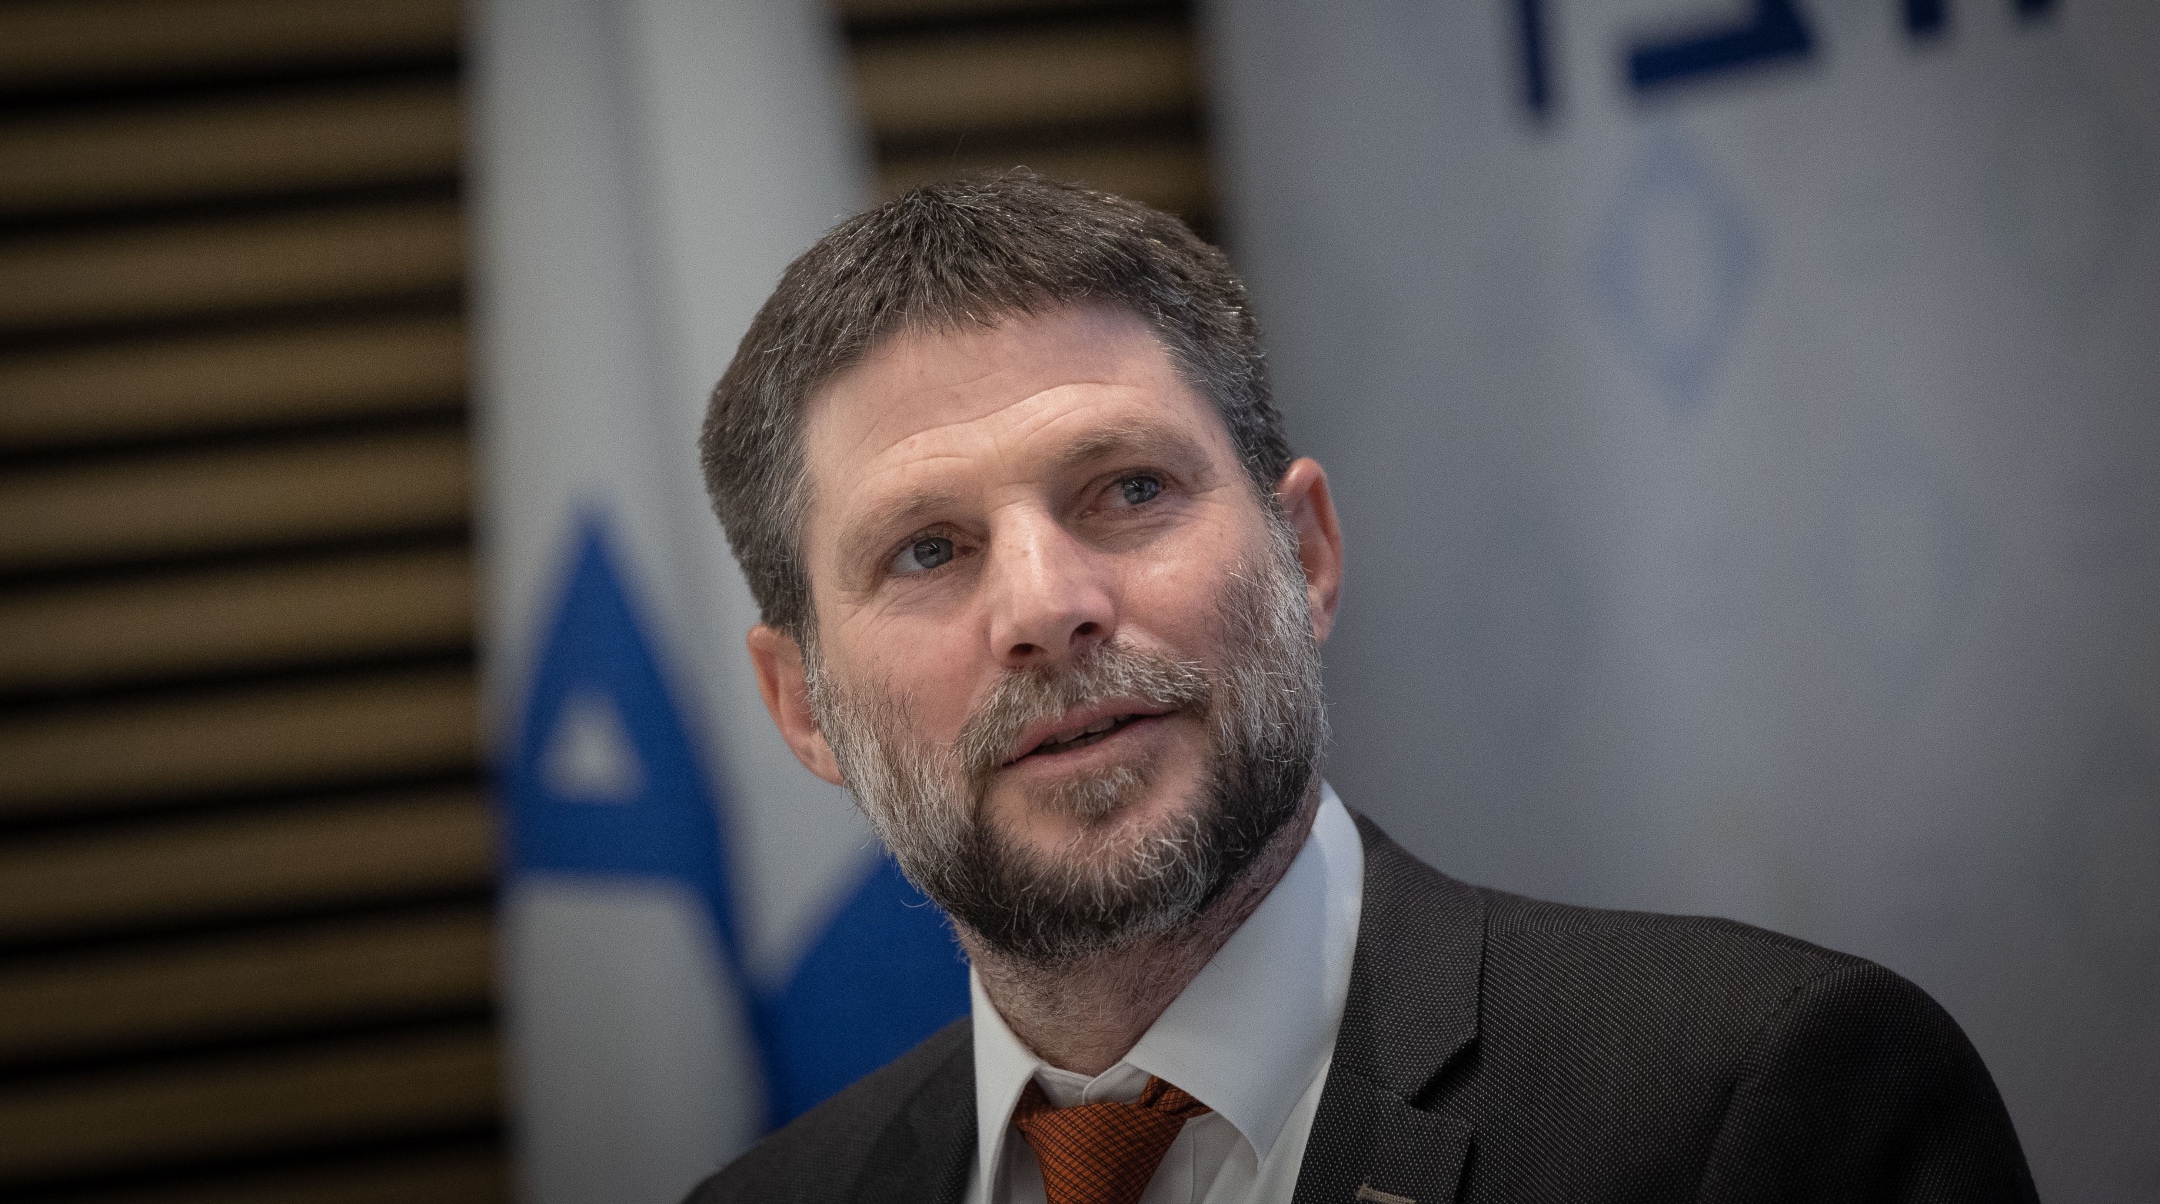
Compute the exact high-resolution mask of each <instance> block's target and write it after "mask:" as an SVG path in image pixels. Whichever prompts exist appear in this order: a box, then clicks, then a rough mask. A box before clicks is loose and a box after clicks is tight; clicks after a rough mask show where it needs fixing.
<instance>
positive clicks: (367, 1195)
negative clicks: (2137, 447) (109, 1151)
mask: <svg viewBox="0 0 2160 1204" xmlns="http://www.w3.org/2000/svg"><path fill="white" fill-rule="evenodd" d="M386 1201H395V1204H509V1201H510V1168H509V1166H508V1165H507V1163H506V1162H505V1160H504V1157H503V1155H501V1154H500V1153H497V1152H495V1151H493V1150H456V1151H444V1152H436V1151H428V1152H424V1153H414V1154H374V1155H371V1156H370V1157H369V1158H368V1159H367V1161H365V1162H363V1163H358V1164H355V1163H350V1162H343V1161H333V1162H327V1163H322V1164H318V1165H314V1166H308V1167H304V1168H301V1169H298V1170H277V1171H268V1172H258V1173H256V1174H251V1175H244V1176H235V1177H220V1178H217V1179H214V1180H210V1181H207V1182H200V1181H199V1182H193V1183H189V1182H178V1183H174V1182H162V1183H158V1184H154V1185H151V1186H146V1187H133V1188H128V1189H125V1190H122V1191H113V1192H90V1193H74V1192H71V1193H69V1194H68V1196H67V1204H385V1202H386Z"/></svg>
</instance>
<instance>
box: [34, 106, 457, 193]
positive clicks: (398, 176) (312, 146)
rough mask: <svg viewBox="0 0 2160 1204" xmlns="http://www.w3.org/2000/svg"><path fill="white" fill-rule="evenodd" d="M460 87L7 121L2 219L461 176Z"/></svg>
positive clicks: (130, 110)
mask: <svg viewBox="0 0 2160 1204" xmlns="http://www.w3.org/2000/svg"><path fill="white" fill-rule="evenodd" d="M462 141H463V127H462V123H461V121H460V115H459V111H458V94H457V88H456V86H455V85H453V84H451V83H448V82H429V83H422V84H413V83H397V84H392V85H388V86H383V85H377V86H375V87H372V88H368V89H365V90H354V91H347V92H338V93H331V94H326V95H303V96H251V97H247V98H244V99H241V100H225V101H219V102H216V103H202V102H197V103H193V104H186V105H175V104H172V103H169V102H168V103H165V104H160V105H157V106H154V107H146V108H140V109H127V110H124V111H120V112H97V113H92V114H69V115H65V116H60V117H49V118H44V119H41V120H37V121H34V122H32V121H24V122H16V123H11V124H8V125H0V214H10V215H13V214H29V213H39V212H46V211H52V210H62V209H67V208H71V207H72V208H82V207H95V208H112V207H118V206H124V205H142V204H149V203H158V202H172V201H187V200H200V199H204V198H210V197H219V196H244V195H248V194H252V193H264V192H272V191H290V190H297V189H320V188H335V187H354V186H359V185H367V184H374V183H381V182H390V181H401V180H414V179H427V178H436V177H446V176H450V175H453V174H455V172H456V171H457V166H458V158H459V152H460V149H461V144H462Z"/></svg>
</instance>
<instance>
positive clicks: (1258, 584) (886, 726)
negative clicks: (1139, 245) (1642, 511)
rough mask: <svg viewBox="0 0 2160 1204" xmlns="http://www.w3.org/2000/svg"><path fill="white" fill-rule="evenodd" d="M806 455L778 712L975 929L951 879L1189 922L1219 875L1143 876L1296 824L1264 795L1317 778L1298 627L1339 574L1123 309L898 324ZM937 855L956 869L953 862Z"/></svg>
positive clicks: (838, 388) (830, 389) (834, 403)
mask: <svg viewBox="0 0 2160 1204" xmlns="http://www.w3.org/2000/svg"><path fill="white" fill-rule="evenodd" d="M805 452H806V464H807V468H808V471H809V486H810V504H809V507H808V511H807V514H806V516H805V529H804V549H805V559H806V563H807V567H808V569H809V575H810V581H811V587H812V597H813V599H814V605H815V619H816V631H817V638H816V646H815V648H814V650H813V655H812V660H811V663H810V664H809V665H808V666H807V669H806V673H807V679H808V680H807V683H806V685H805V686H804V691H803V692H804V694H805V701H806V704H807V705H808V707H809V709H810V710H811V711H812V713H813V714H812V719H813V726H814V727H815V729H816V730H815V734H814V735H813V734H811V733H807V732H800V731H795V730H789V729H790V726H791V725H790V721H789V718H788V717H786V716H784V715H782V713H781V712H782V711H783V710H785V709H786V708H785V707H784V706H782V705H780V704H778V703H776V704H775V714H776V717H777V718H780V721H781V725H782V728H783V730H784V731H789V735H790V739H791V742H794V743H796V746H797V752H798V755H802V756H803V757H804V760H805V762H806V763H807V764H810V765H811V767H812V768H813V769H815V770H818V771H819V772H821V773H823V774H825V776H828V777H845V779H846V780H847V782H848V784H849V785H850V787H851V788H853V789H854V790H855V792H856V793H857V795H858V797H859V798H861V799H862V801H863V802H864V805H865V808H866V810H868V811H869V812H870V814H871V816H872V818H873V819H874V820H877V821H878V822H879V826H880V828H881V830H883V831H884V832H885V834H886V836H887V840H888V843H889V844H892V845H893V846H894V849H895V852H896V853H897V854H898V855H899V856H900V857H901V860H902V864H903V866H905V867H907V868H908V869H909V870H910V873H911V875H913V876H916V877H917V879H918V881H921V882H923V884H924V885H925V888H926V889H929V890H930V891H931V893H932V894H933V895H934V896H939V897H940V901H941V902H944V903H946V905H947V906H948V907H949V908H953V909H954V911H955V914H956V915H959V916H960V918H961V919H962V920H963V922H970V926H971V927H975V928H977V929H978V930H979V929H980V928H981V927H982V926H983V924H982V922H980V921H979V920H978V921H974V922H971V917H970V916H969V915H967V914H965V913H966V912H967V911H968V910H969V907H968V902H969V901H968V900H967V899H965V898H949V897H944V896H946V895H966V894H967V893H968V892H969V891H970V890H975V891H977V892H978V893H979V892H981V891H983V890H988V891H991V892H992V893H1003V894H1013V893H1019V894H1040V893H1043V892H1044V891H1045V890H1047V891H1048V892H1049V893H1051V894H1054V895H1063V896H1071V898H1070V899H1068V902H1073V903H1074V904H1075V905H1076V906H1080V907H1082V908H1083V909H1086V908H1092V909H1093V913H1092V914H1094V916H1095V921H1094V931H1095V937H1096V938H1097V939H1098V940H1102V939H1108V938H1110V937H1114V936H1116V935H1119V934H1117V933H1113V932H1110V931H1109V929H1113V928H1116V927H1118V926H1119V925H1120V924H1124V925H1125V926H1126V927H1128V928H1129V927H1131V926H1132V925H1131V923H1128V922H1127V921H1130V920H1131V918H1132V917H1131V916H1130V915H1128V914H1126V913H1129V912H1131V911H1132V907H1131V906H1126V907H1125V908H1124V911H1122V912H1121V911H1120V904H1121V902H1122V903H1125V904H1132V903H1133V900H1132V899H1128V898H1123V896H1126V895H1134V894H1135V892H1138V894H1139V895H1142V896H1144V895H1147V893H1148V891H1149V890H1150V889H1154V890H1155V893H1156V894H1158V895H1159V894H1161V893H1162V891H1163V890H1171V891H1172V893H1176V892H1179V891H1182V892H1183V893H1182V895H1181V897H1180V898H1179V899H1177V900H1172V901H1171V902H1170V903H1168V904H1164V903H1163V901H1162V900H1161V899H1155V900H1154V902H1153V904H1148V900H1147V899H1144V898H1143V899H1140V900H1139V902H1140V904H1145V905H1152V906H1154V907H1155V910H1156V912H1162V911H1163V908H1164V907H1165V906H1167V907H1168V908H1169V910H1171V911H1190V910H1191V909H1192V908H1193V907H1194V906H1197V905H1198V904H1200V903H1203V902H1204V901H1205V900H1204V899H1202V898H1198V897H1196V892H1197V893H1198V894H1212V891H1213V890H1214V889H1218V888H1219V886H1220V885H1221V884H1220V882H1203V881H1199V880H1198V879H1196V878H1194V873H1196V872H1198V871H1194V870H1192V867H1186V869H1187V871H1188V872H1186V873H1185V879H1186V880H1185V881H1183V882H1182V883H1169V884H1168V885H1165V883H1163V882H1155V883H1154V884H1153V886H1152V887H1150V885H1149V882H1148V880H1149V879H1150V876H1151V875H1152V876H1154V877H1156V878H1161V877H1162V876H1163V875H1164V874H1166V873H1170V874H1172V876H1175V874H1174V873H1172V871H1173V870H1175V868H1176V867H1174V866H1169V865H1168V863H1169V862H1174V861H1176V860H1177V859H1178V858H1179V857H1180V856H1184V855H1187V854H1189V853H1190V848H1189V847H1188V846H1192V845H1194V844H1195V843H1196V842H1198V843H1205V842H1207V841H1209V840H1214V841H1216V842H1217V843H1223V842H1225V841H1227V842H1228V843H1229V844H1230V845H1233V846H1243V845H1249V844H1252V843H1253V842H1254V841H1256V840H1264V838H1265V836H1266V835H1267V834H1269V833H1271V832H1272V831H1273V830H1274V828H1276V827H1279V826H1280V823H1281V822H1282V820H1283V819H1285V818H1287V812H1285V806H1286V804H1285V803H1284V801H1283V799H1282V798H1280V797H1252V796H1254V795H1255V794H1256V793H1257V794H1258V795H1261V796H1269V795H1270V793H1271V790H1272V794H1273V795H1281V794H1283V793H1284V792H1286V791H1288V792H1292V793H1294V794H1295V795H1297V796H1302V795H1303V794H1304V792H1305V790H1306V787H1307V785H1308V783H1309V781H1310V777H1311V772H1312V764H1311V762H1312V759H1313V758H1314V757H1315V756H1316V755H1317V744H1318V741H1319V738H1320V737H1319V730H1318V725H1319V724H1320V722H1321V720H1320V718H1319V700H1318V694H1317V689H1318V686H1317V677H1316V672H1317V660H1316V658H1315V655H1314V652H1313V647H1314V641H1315V637H1316V635H1317V634H1318V632H1316V631H1315V628H1314V626H1313V619H1312V617H1311V615H1312V613H1313V612H1314V610H1315V607H1314V605H1313V604H1314V603H1316V602H1317V603H1320V606H1319V607H1318V610H1319V612H1320V613H1321V615H1322V621H1323V622H1324V621H1325V615H1326V614H1327V613H1329V612H1331V609H1332V601H1333V585H1332V579H1330V580H1329V581H1327V582H1325V583H1324V588H1321V589H1318V590H1315V589H1313V588H1311V587H1309V585H1308V582H1307V579H1306V578H1307V576H1308V573H1307V572H1306V571H1304V566H1301V564H1300V560H1299V554H1300V549H1299V538H1298V536H1299V532H1298V531H1296V530H1294V529H1293V528H1292V526H1289V525H1285V524H1284V523H1282V522H1281V521H1280V520H1275V521H1271V519H1270V516H1269V514H1268V512H1267V511H1266V510H1265V509H1263V506H1262V504H1261V502H1260V500H1259V498H1257V497H1256V496H1255V495H1254V492H1253V489H1252V487H1251V485H1250V484H1249V483H1248V481H1247V478H1246V477H1245V475H1244V471H1243V469H1242V467H1241V465H1240V464H1239V461H1238V458H1237V455H1236V452H1235V449H1234V447H1233V445H1232V444H1231V441H1230V438H1229V435H1228V432H1227V431H1226V430H1225V429H1224V427H1223V424H1222V422H1221V420H1220V418H1219V417H1218V416H1217V415H1216V413H1215V412H1214V409H1213V407H1212V406H1210V405H1209V403H1208V402H1207V401H1206V400H1205V399H1203V398H1202V397H1200V396H1199V395H1198V394H1197V393H1195V392H1194V391H1193V390H1192V388H1191V387H1190V386H1189V385H1187V384H1186V383H1185V382H1184V380H1183V379H1182V378H1181V377H1180V376H1179V375H1178V373H1177V371H1176V369H1175V368H1174V366H1173V365H1172V364H1171V362H1170V359H1169V357H1168V356H1167V355H1166V354H1165V352H1164V351H1163V349H1162V347H1161V345H1160V344H1159V343H1157V342H1156V340H1155V339H1154V337H1153V336H1152V334H1151V333H1150V332H1149V331H1148V329H1147V327H1146V326H1145V325H1144V324H1143V323H1142V322H1140V320H1139V319H1138V318H1136V317H1133V316H1131V315H1129V314H1126V313H1124V312H1122V311H1115V310H1103V309H1074V310H1066V311H1061V312H1058V313H1055V314H1052V315H1047V316H1043V317H1037V318H1019V319H1013V320H1009V321H1006V322H1004V323H1002V324H1000V325H998V326H996V327H994V328H991V329H986V330H985V329H970V330H965V331H960V332H941V333H917V334H910V335H904V336H901V337H898V338H896V339H894V340H892V341H891V342H890V343H888V344H887V345H885V346H883V347H881V348H880V349H879V350H878V351H877V353H876V354H874V355H873V356H872V357H871V358H870V359H869V360H868V361H866V362H865V363H863V364H862V365H860V366H858V367H857V368H855V369H853V370H851V371H849V372H847V373H844V374H842V375H841V376H839V377H837V378H836V379H835V380H834V381H832V382H831V383H830V384H829V385H828V386H827V387H826V388H825V389H823V390H822V391H821V392H820V394H819V395H818V397H817V398H816V399H815V400H814V401H813V403H812V405H811V408H810V411H809V413H808V415H807V423H806V431H805ZM1300 464H1301V465H1310V462H1309V461H1301V462H1300ZM1300 473H1303V474H1304V476H1305V477H1317V474H1318V467H1317V465H1310V467H1309V469H1305V468H1300V469H1294V470H1293V474H1292V476H1293V477H1295V476H1298V474H1300ZM1285 479H1286V481H1288V480H1291V477H1286V478H1285ZM1317 490H1318V496H1319V502H1320V507H1321V509H1322V511H1324V512H1325V511H1326V507H1325V502H1326V498H1325V483H1324V477H1318V483H1317ZM1306 492H1310V489H1309V488H1308V489H1307V491H1306ZM1301 496H1302V494H1301ZM1305 500H1306V501H1307V502H1308V505H1307V506H1306V510H1307V511H1309V510H1310V505H1309V502H1310V499H1309V498H1307V499H1305ZM1307 517H1308V518H1309V517H1310V515H1309V513H1308V515H1307ZM1324 518H1325V522H1324V524H1322V525H1324V526H1325V528H1326V534H1327V536H1328V539H1329V541H1332V538H1333V519H1332V513H1331V512H1325V514H1324ZM1308 525H1309V524H1308ZM1324 550H1325V551H1326V552H1328V553H1329V554H1332V553H1333V551H1334V549H1333V546H1332V542H1330V546H1329V547H1328V548H1326V549H1324ZM1322 559H1326V557H1323V558H1322ZM1330 563H1332V562H1330ZM760 638H761V637H759V636H756V635H754V636H753V639H752V647H753V652H754V653H755V652H757V650H758V648H759V644H760ZM762 638H763V639H764V640H765V643H766V645H767V646H768V647H770V646H771V645H772V643H773V637H772V635H771V633H769V632H768V633H765V635H764V636H763V637H762ZM769 659H770V658H761V659H760V669H761V677H766V678H770V677H772V676H773V674H771V673H768V672H766V663H767V660H769ZM782 676H784V674H783V675H782ZM1286 676H1287V678H1288V679H1292V680H1286ZM776 692H777V693H778V694H780V695H782V696H784V695H785V694H786V693H787V690H786V689H784V688H782V689H779V690H778V691H776V689H775V687H774V685H773V684H772V683H771V682H770V681H768V682H767V697H768V701H769V702H773V701H774V699H775V695H776ZM798 709H799V708H798ZM795 726H796V727H797V728H800V727H801V726H802V725H801V724H800V723H797V724H796V725H795ZM806 745H807V747H806ZM1286 758H1287V759H1288V760H1289V761H1291V762H1296V763H1294V764H1283V762H1284V761H1285V759H1286ZM1256 777H1261V778H1268V779H1269V781H1268V782H1264V783H1262V784H1261V786H1260V787H1258V788H1257V790H1256V788H1255V787H1254V786H1253V784H1252V779H1254V778H1256ZM1299 801H1301V797H1293V798H1291V799H1290V800H1289V803H1288V804H1287V805H1288V808H1289V810H1295V806H1296V804H1297V803H1298V802H1299ZM1263 812H1264V814H1263ZM1262 827H1264V828H1265V829H1266V830H1265V831H1262V830H1261V828H1262ZM1255 851H1256V850H1255V849H1251V848H1243V847H1235V848H1231V849H1229V850H1228V851H1227V852H1226V853H1225V852H1224V851H1223V850H1217V853H1218V856H1217V861H1220V860H1221V858H1222V857H1223V856H1230V857H1233V858H1234V859H1235V865H1231V866H1229V867H1228V869H1229V870H1230V872H1234V870H1235V869H1236V868H1239V867H1241V866H1242V865H1243V864H1244V863H1245V861H1247V860H1249V859H1250V856H1251V854H1252V853H1253V852H1255ZM939 859H943V861H944V862H948V863H966V864H960V866H959V868H958V869H952V866H950V865H947V866H945V867H944V868H945V869H949V870H952V872H951V873H945V874H944V875H943V876H942V877H941V870H940V866H939V865H935V864H932V863H933V862H937V861H938V860H939ZM970 859H972V862H971V860H970ZM985 861H987V862H989V863H991V864H990V865H989V866H988V868H985V866H984V865H983V864H978V863H981V862H985ZM1166 867H1167V868H1166ZM1202 868H1203V869H1207V870H1208V872H1210V873H1214V874H1215V876H1216V877H1220V876H1221V871H1222V870H1223V869H1224V866H1222V865H1216V866H1214V867H1212V868H1211V869H1209V868H1208V867H1202ZM1202 876H1203V877H1204V876H1205V875H1204V874H1203V875H1202ZM926 878H927V879H929V880H928V881H925V879H926ZM940 887H943V888H944V889H943V890H941V889H940ZM1121 892H1122V895H1121ZM977 902H979V903H982V904H983V905H984V907H986V908H987V909H988V910H989V911H997V910H999V909H1000V908H1003V907H1005V906H1007V905H1008V904H1010V903H1011V902H1012V901H1011V900H1010V899H1004V900H999V899H987V900H978V901H977ZM1146 909H1147V907H1146V906H1142V907H1141V910H1143V911H1145V910H1146ZM1121 916H1122V917H1123V918H1120V917H1121ZM1164 919H1165V915H1155V916H1154V921H1162V920H1164ZM1139 922H1140V923H1142V924H1143V926H1144V925H1145V924H1146V923H1147V922H1149V921H1147V920H1142V921H1139ZM1106 926H1107V927H1106ZM1016 939H1017V938H1016ZM1067 943H1068V944H1070V942H1069V941H1068V942H1067ZM1038 952H1040V950H1038Z"/></svg>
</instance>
